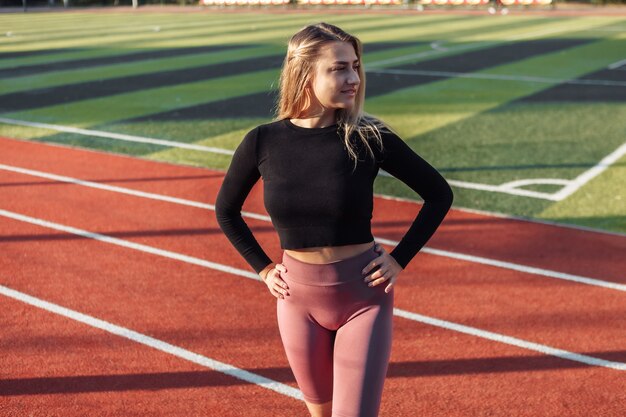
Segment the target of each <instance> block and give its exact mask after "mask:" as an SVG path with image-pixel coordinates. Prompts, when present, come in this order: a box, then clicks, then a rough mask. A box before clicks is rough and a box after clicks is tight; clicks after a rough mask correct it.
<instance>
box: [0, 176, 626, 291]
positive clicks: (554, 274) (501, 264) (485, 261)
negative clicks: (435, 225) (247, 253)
mask: <svg viewBox="0 0 626 417" xmlns="http://www.w3.org/2000/svg"><path fill="white" fill-rule="evenodd" d="M0 169H2V170H5V171H11V172H16V173H19V174H24V175H30V176H36V177H40V178H47V179H50V180H54V181H61V182H66V183H70V184H76V185H80V186H83V187H90V188H96V189H100V190H106V191H112V192H116V193H122V194H127V195H131V196H135V197H141V198H147V199H151V200H159V201H164V202H169V203H174V204H180V205H184V206H190V207H196V208H201V209H206V210H212V211H215V206H214V205H212V204H208V203H201V202H199V201H193V200H187V199H183V198H176V197H169V196H165V195H161V194H154V193H148V192H144V191H136V190H133V189H130V188H124V187H118V186H114V185H108V184H100V183H96V182H91V181H85V180H79V179H76V178H72V177H66V176H62V175H56V174H49V173H45V172H41V171H35V170H31V169H26V168H19V167H12V166H9V165H4V164H0ZM241 214H242V216H243V217H247V218H252V219H256V220H262V221H265V222H271V218H270V217H269V216H266V215H263V214H258V213H252V212H248V211H242V212H241ZM112 239H114V238H112ZM375 239H376V241H378V242H381V243H384V244H386V245H390V246H396V245H398V242H397V241H395V240H391V239H385V238H382V237H375ZM122 242H125V241H122ZM421 251H422V252H424V253H429V254H431V255H436V256H443V257H447V258H453V259H460V260H464V261H467V262H471V263H478V264H482V265H489V266H495V267H498V268H503V269H510V270H513V271H519V272H525V273H529V274H534V275H541V276H545V277H549V278H557V279H563V280H566V281H572V282H577V283H580V284H587V285H593V286H598V287H602V288H608V289H613V290H618V291H626V285H623V284H617V283H614V282H610V281H604V280H599V279H595V278H588V277H583V276H580V275H573V274H567V273H564V272H558V271H552V270H549V269H543V268H535V267H531V266H527V265H520V264H516V263H512V262H506V261H499V260H496V259H490V258H484V257H481V256H474V255H467V254H463V253H458V252H452V251H446V250H441V249H432V248H428V247H424V248H422V250H421ZM202 266H204V265H202ZM250 278H258V276H256V275H254V274H252V275H250Z"/></svg>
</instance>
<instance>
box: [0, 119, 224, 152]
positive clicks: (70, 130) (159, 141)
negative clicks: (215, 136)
mask: <svg viewBox="0 0 626 417" xmlns="http://www.w3.org/2000/svg"><path fill="white" fill-rule="evenodd" d="M0 123H6V124H9V125H17V126H27V127H38V128H42V129H49V130H55V131H57V132H67V133H75V134H77V135H85V136H95V137H99V138H107V139H115V140H123V141H126V142H137V143H149V144H152V145H159V146H170V147H173V148H182V149H191V150H194V151H203V152H213V153H219V154H224V155H233V154H234V151H231V150H228V149H222V148H213V147H210V146H202V145H195V144H193V143H184V142H175V141H170V140H163V139H154V138H147V137H144V136H133V135H125V134H122V133H111V132H103V131H101V130H90V129H80V128H77V127H72V126H62V125H53V124H49V123H37V122H27V121H24V120H16V119H8V118H6V117H0Z"/></svg>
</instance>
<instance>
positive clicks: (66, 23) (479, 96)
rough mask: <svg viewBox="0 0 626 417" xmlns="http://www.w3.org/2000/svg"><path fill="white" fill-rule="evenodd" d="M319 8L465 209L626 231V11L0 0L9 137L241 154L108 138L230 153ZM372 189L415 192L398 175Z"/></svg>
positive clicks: (265, 115)
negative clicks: (211, 8) (138, 8)
mask: <svg viewBox="0 0 626 417" xmlns="http://www.w3.org/2000/svg"><path fill="white" fill-rule="evenodd" d="M287 16H289V17H288V18H287ZM316 21H328V22H331V23H335V24H338V25H340V26H343V27H345V28H346V29H347V30H349V31H352V32H354V33H355V34H357V35H358V36H359V37H360V38H361V39H362V41H363V42H364V44H365V56H364V63H365V68H366V71H367V102H366V111H368V112H369V113H371V114H374V115H376V116H379V117H381V118H383V120H385V121H387V122H388V123H389V124H390V125H391V126H392V127H393V128H395V129H396V130H397V131H398V132H399V133H400V134H401V135H402V137H403V138H404V139H405V140H406V141H407V142H408V143H409V144H410V145H411V146H412V147H413V148H414V149H415V150H416V151H418V152H419V153H420V154H421V155H423V156H424V157H425V158H426V159H427V160H429V161H431V162H432V164H433V165H435V166H436V167H437V168H439V169H440V170H441V172H442V173H443V174H444V175H445V176H446V178H447V179H449V180H450V181H451V183H452V184H453V185H454V187H455V194H456V200H455V206H456V207H458V208H470V209H478V210H484V211H488V212H497V213H504V214H509V215H515V216H524V217H530V218H537V219H544V220H549V221H556V222H563V223H567V224H574V225H582V226H588V227H593V228H599V229H604V230H608V231H613V232H620V233H624V232H626V217H625V213H626V196H625V195H624V187H623V186H621V187H620V184H623V183H624V181H625V180H626V174H625V173H624V169H625V168H624V162H625V159H624V153H625V152H626V148H625V147H624V146H626V145H624V137H626V124H624V123H623V122H621V123H620V121H621V120H625V119H626V107H625V104H624V98H625V97H626V61H623V60H624V59H625V58H626V56H625V55H624V50H625V49H626V18H625V17H624V16H615V17H607V16H601V17H600V16H576V17H559V16H556V17H551V16H550V15H549V14H542V15H523V16H514V15H509V16H489V15H484V16H476V15H462V14H437V15H419V14H408V15H406V16H403V15H384V14H380V15H376V14H367V15H354V16H352V15H345V14H343V15H333V14H323V13H319V12H318V13H297V14H292V15H285V14H254V13H236V14H235V13H229V14H223V15H220V14H219V13H195V14H194V13H186V14H158V13H151V14H132V13H120V14H115V13H106V14H102V15H99V14H97V13H90V14H77V13H72V14H69V13H68V14H45V13H42V14H34V15H24V16H22V15H4V16H1V15H0V22H1V23H2V27H3V28H4V29H3V31H5V36H3V37H2V38H0V74H1V75H2V77H1V78H0V92H1V93H0V117H1V118H2V119H1V122H2V124H0V135H3V136H7V137H15V138H22V139H32V140H37V141H42V142H55V143H62V144H68V145H75V146H82V147H87V148H94V149H101V150H106V151H111V152H116V153H124V154H129V155H134V156H141V157H144V158H150V159H158V160H161V161H172V162H177V163H183V164H191V165H197V166H204V167H210V168H216V169H225V168H226V167H227V166H228V163H229V160H230V155H229V152H225V153H216V152H211V150H210V149H209V150H198V149H184V148H177V147H176V144H175V143H174V144H172V146H162V145H155V144H146V143H138V142H132V141H120V140H118V139H111V138H106V137H104V136H102V135H104V134H105V133H103V132H106V133H111V132H113V133H119V134H124V135H130V136H131V137H132V136H139V137H147V138H153V139H161V140H163V139H164V140H168V141H173V142H176V143H178V142H180V143H193V144H198V145H202V146H206V147H210V148H220V149H224V150H226V151H231V152H232V150H233V149H234V148H235V147H236V145H237V144H238V142H239V141H240V140H241V138H242V136H243V134H244V133H245V132H246V131H247V129H249V128H251V127H253V126H254V125H255V124H258V123H261V122H266V121H270V120H271V119H272V117H273V114H272V105H273V102H274V98H275V87H276V82H277V77H278V72H279V68H280V65H281V60H282V56H283V54H284V51H285V44H286V40H287V38H288V36H289V35H290V34H291V33H293V32H294V31H295V30H297V29H298V28H299V27H301V26H303V25H304V24H307V23H311V22H316ZM33 22H37V23H38V24H37V25H36V26H33ZM31 123H44V124H50V125H55V126H48V127H42V126H40V125H33V124H31ZM70 128H81V129H86V130H89V131H93V132H92V133H84V132H83V133H77V132H72V131H70V130H68V129H70ZM127 139H132V138H127ZM607 157H608V158H609V159H608V160H606V161H605V158H607ZM376 191H377V192H378V193H380V194H385V195H393V196H398V197H408V198H414V195H413V193H412V191H411V190H409V189H408V188H406V187H404V186H403V184H395V181H393V180H391V181H390V180H389V179H388V178H386V177H385V176H384V173H381V176H380V178H379V179H378V180H377V183H376Z"/></svg>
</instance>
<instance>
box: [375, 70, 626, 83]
mask: <svg viewBox="0 0 626 417" xmlns="http://www.w3.org/2000/svg"><path fill="white" fill-rule="evenodd" d="M368 72H370V73H380V74H398V75H423V76H426V77H458V78H473V79H479V80H499V81H523V82H534V83H546V84H573V85H601V86H612V87H626V81H611V80H592V79H589V80H587V79H584V80H583V79H578V80H577V79H571V80H564V79H559V78H546V77H527V76H524V75H506V74H484V73H478V72H452V71H421V70H403V69H392V68H390V69H378V70H372V71H368Z"/></svg>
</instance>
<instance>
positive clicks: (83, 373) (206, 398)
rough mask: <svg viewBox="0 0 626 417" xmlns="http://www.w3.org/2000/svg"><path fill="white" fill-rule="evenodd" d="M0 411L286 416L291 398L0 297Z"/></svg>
mask: <svg viewBox="0 0 626 417" xmlns="http://www.w3.org/2000/svg"><path fill="white" fill-rule="evenodd" d="M0 308H1V309H2V311H3V315H2V320H1V321H2V334H3V338H2V342H0V344H1V346H2V352H3V360H2V378H1V379H0V396H1V397H2V401H0V413H1V414H2V415H7V416H13V415H16V416H17V415H47V416H52V415H59V416H60V415H62V416H68V417H71V416H85V415H89V416H96V415H97V416H120V415H124V416H163V415H167V416H181V417H182V416H185V417H189V416H200V415H205V414H206V412H207V410H211V411H212V412H214V413H217V414H218V415H220V416H229V417H230V416H232V417H235V416H244V415H247V414H246V413H249V412H252V413H255V415H263V413H264V412H265V410H266V409H267V407H268V406H272V405H273V406H276V405H280V406H279V407H277V410H276V413H274V415H280V416H285V417H287V416H293V415H294V414H295V413H296V412H298V411H300V410H301V406H300V404H299V402H298V401H297V400H293V399H291V398H287V397H284V396H282V395H280V394H278V393H274V392H269V391H268V390H266V389H263V388H261V387H256V386H253V385H250V384H245V383H243V382H242V381H240V380H238V379H235V378H233V377H229V376H226V375H224V374H222V373H219V372H216V371H213V370H210V369H207V368H204V367H201V366H199V365H197V364H193V363H190V362H187V361H184V360H182V359H179V358H177V357H174V356H172V355H168V354H166V353H163V352H159V351H157V350H154V349H152V348H148V347H146V346H142V345H140V344H138V343H134V342H132V341H130V340H126V339H124V338H120V337H118V336H114V335H112V334H109V333H106V332H104V331H102V330H99V329H94V328H92V327H89V326H87V325H84V324H82V323H77V322H74V321H72V320H69V319H66V318H64V317H61V316H58V315H56V314H52V313H49V312H47V311H44V310H41V309H38V308H34V307H32V306H30V305H27V304H24V303H22V302H19V301H16V300H14V299H11V298H8V297H5V296H0Z"/></svg>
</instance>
